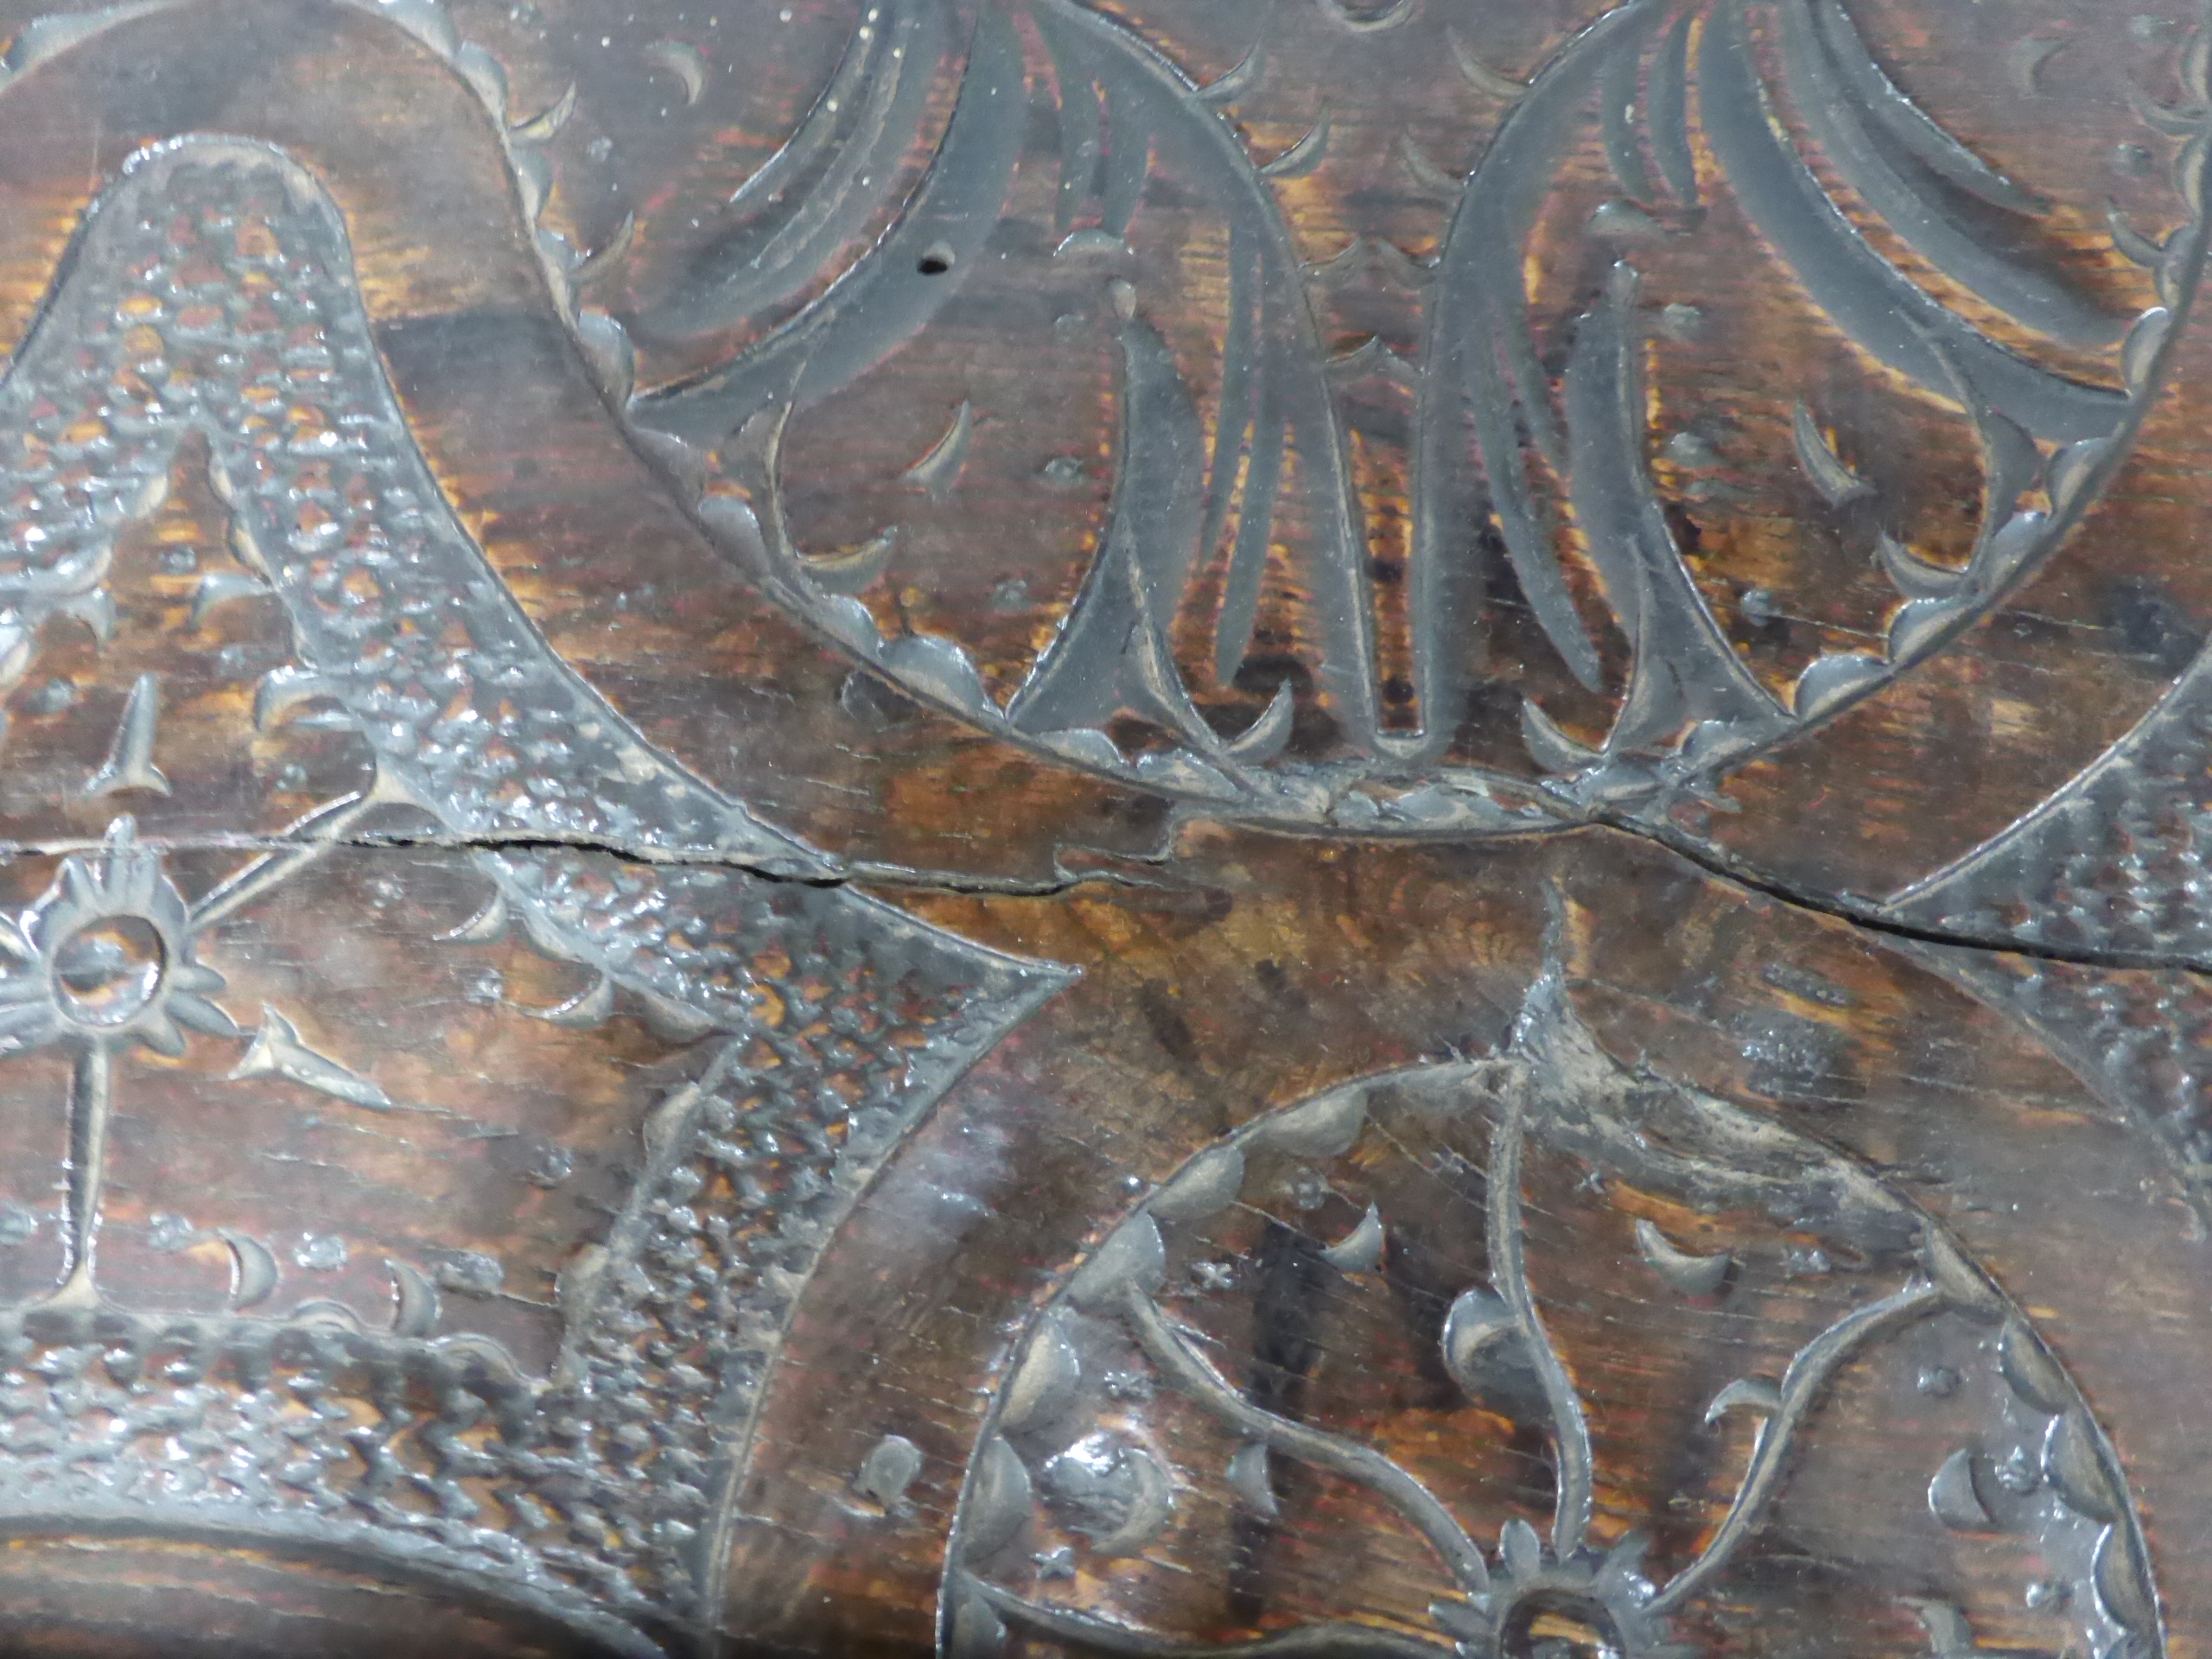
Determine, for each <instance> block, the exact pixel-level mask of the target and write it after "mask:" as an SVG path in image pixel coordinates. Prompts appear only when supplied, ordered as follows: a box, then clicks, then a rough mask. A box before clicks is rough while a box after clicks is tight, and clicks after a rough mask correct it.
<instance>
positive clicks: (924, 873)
mask: <svg viewBox="0 0 2212 1659" xmlns="http://www.w3.org/2000/svg"><path fill="white" fill-rule="evenodd" d="M1588 829H1610V830H1612V831H1615V832H1617V833H1619V834H1624V835H1628V836H1633V837H1635V838H1636V839H1637V840H1638V841H1641V842H1645V843H1646V844H1648V845H1650V846H1654V847H1657V848H1659V849H1662V850H1663V851H1665V852H1667V853H1669V854H1671V855H1674V856H1675V857H1677V858H1680V859H1681V860H1682V861H1684V862H1686V863H1688V864H1691V865H1693V866H1694V867H1695V868H1698V869H1700V870H1702V871H1704V872H1705V873H1706V874H1707V875H1710V876H1712V877H1713V878H1714V879H1715V880H1720V881H1725V882H1726V883H1727V884H1728V885H1729V886H1731V887H1736V888H1738V889H1740V890H1742V891H1744V892H1746V893H1758V895H1760V896H1761V897H1762V898H1765V899H1772V900H1774V901H1775V902H1777V903H1778V904H1783V905H1787V906H1789V907H1790V908H1791V909H1793V910H1796V911H1799V912H1803V913H1805V914H1808V915H1812V916H1822V917H1826V918H1828V919H1830V920H1832V921H1838V922H1842V923H1845V924H1847V925H1850V926H1853V927H1856V928H1861V929H1864V930H1865V931H1867V932H1870V933H1874V934H1878V935H1881V936H1883V937H1885V938H1893V939H1899V940H1904V941H1906V942H1908V943H1910V944H1922V945H1936V946H1940V947H1946V948H1949V949H1955V950H1977V951H1981V952H1985V953H1986V954H1988V955H1992V956H2012V957H2023V958H2024V959H2027V960H2029V961H2035V962H2049V963H2058V964H2062V965H2064V966H2069V967H2076V968H2092V969H2104V970H2107V971H2112V972H2167V973H2185V974H2192V975H2198V976H2208V977H2212V961H2207V960H2203V959H2200V958H2197V957H2189V956H2185V955H2164V954H2161V953H2158V952H2156V951H2128V950H2070V949H2068V948H2067V947H2065V946H2063V945H2049V944H2035V943H2032V942H2030V941H2025V940H2018V939H1999V938H1987V937H1982V936H1977V935H1974V934H1968V933H1955V932H1951V931H1946V930H1945V929H1942V928H1936V927H1920V926H1915V925H1912V924H1910V923H1907V922H1901V921H1897V920H1896V919H1894V918H1890V917H1887V916H1885V915H1883V914H1881V912H1879V911H1878V910H1876V909H1874V908H1873V907H1872V905H1871V904H1869V903H1867V902H1866V901H1863V900H1860V901H1857V902H1854V901H1853V899H1852V898H1851V896H1849V895H1847V894H1843V893H1817V892H1813V891H1810V890H1808V889H1806V888H1804V887H1798V886H1796V885H1794V884H1792V883H1790V882H1789V881H1787V880H1783V879H1782V878H1780V877H1778V876H1772V875H1767V874H1762V873H1760V872H1758V871H1757V870H1752V869H1747V868H1743V867H1741V866H1739V865H1738V864H1736V863H1734V862H1733V861H1730V860H1728V859H1726V858H1725V857H1723V856H1720V855H1717V854H1714V853H1713V852H1711V851H1709V850H1708V849H1705V848H1702V847H1700V846H1699V845H1697V844H1696V843H1695V842H1690V841H1688V840H1687V839H1678V838H1676V837H1674V836H1669V835H1667V834H1665V833H1664V832H1662V831H1660V830H1656V829H1654V828H1653V827H1652V826H1651V825H1649V824H1646V823H1638V822H1637V821H1635V820H1633V819H1630V818H1614V817H1603V818H1598V819H1593V820H1592V821H1590V822H1587V823H1579V824H1561V825H1560V826H1559V827H1558V828H1557V829H1550V830H1537V831H1535V832H1532V834H1531V835H1530V836H1516V840H1529V839H1534V840H1551V839H1554V838H1556V837H1558V836H1567V835H1573V834H1577V833H1580V832H1583V831H1586V830H1588ZM144 844H146V845H148V846H149V847H156V848H158V849H162V850H163V851H166V852H227V853H238V854H244V855H259V854H264V853H277V852H286V851H296V850H298V849H301V848H302V847H305V846H312V845H317V844H321V845H326V846H332V847H343V848H350V849H355V850H359V851H364V852H372V851H383V852H390V851H407V850H410V849H412V850H421V851H427V852H443V853H454V854H461V855H466V854H472V853H519V854H527V853H531V852H545V851H556V850H557V851H562V852H589V853H599V854H601V855H605V856H607V857H610V858H617V859H620V860H622V861H625V862H627V863H633V864H657V865H663V866H667V867H671V868H702V869H734V870H742V871H743V872H745V873H746V874H748V875H751V876H754V877H756V878H758V879H759V880H764V881H780V882H788V883H790V884H791V885H793V886H798V887H816V888H824V889H827V888H836V887H874V888H879V889H882V888H888V889H896V890H898V891H900V892H906V893H917V894H927V893H943V894H946V895H949V896H953V897H967V898H1003V899H1052V898H1058V897H1060V896H1061V895H1063V894H1066V893H1075V892H1078V891H1081V890H1082V889H1084V888H1086V887H1126V888H1130V889H1133V890H1139V891H1141V890H1144V889H1147V888H1154V887H1161V888H1164V887H1167V886H1169V885H1171V883H1169V882H1168V881H1166V880H1147V879H1145V877H1144V876H1143V874H1141V873H1140V869H1141V867H1146V866H1158V867H1161V868H1165V867H1166V866H1167V865H1169V864H1171V863H1172V862H1173V855H1172V854H1169V853H1166V852H1161V853H1159V854H1153V855H1122V863H1121V864H1120V865H1119V866H1117V867H1114V868H1098V869H1094V870H1086V871H1083V872H1079V873H1067V872H1063V873H1062V874H1058V875H1055V876H1048V877H1038V878H1033V879H1032V878H1024V877H1020V876H990V875H981V874H974V873H970V872H963V871H956V870H923V869H916V868H912V867H911V866H908V865H901V864H890V863H880V862H876V861H871V860H866V859H851V860H834V861H833V860H824V861H823V864H824V868H820V869H819V870H807V869H804V868H791V867H789V866H781V865H778V864H773V863H769V862H766V861H762V860H760V859H759V858H757V857H747V856H744V855H739V854H735V853H728V852H721V851H718V850H716V849H713V848H688V849H669V848H664V847H652V846H643V845H632V844H626V843H623V842H615V841H610V840H607V839H605V838H603V837H599V836H574V837H563V836H545V835H542V834H533V835H515V836H497V835H493V836H483V835H478V836H456V835H435V834H409V833H404V832H397V831H390V830H386V831H378V832H374V833H368V834H355V835H351V836H337V837H334V838H332V839H330V840H328V841H327V842H320V843H318V842H312V841H305V840H301V839H295V838H288V837H283V836H221V835H217V836H200V837H189V836H182V837H152V838H149V839H148V840H147V841H146V842H145V843H144ZM1387 844H1392V845H1401V846H1402V845H1408V844H1417V843H1407V842H1392V843H1387ZM100 845H101V843H100V842H99V841H98V840H95V839H92V838H85V839H76V838H60V839H55V840H52V841H25V842H0V860H7V859H16V858H31V857H60V856H64V855H68V854H71V853H84V852H90V851H96V850H97V849H99V846H100ZM1133 867H1140V868H1133Z"/></svg>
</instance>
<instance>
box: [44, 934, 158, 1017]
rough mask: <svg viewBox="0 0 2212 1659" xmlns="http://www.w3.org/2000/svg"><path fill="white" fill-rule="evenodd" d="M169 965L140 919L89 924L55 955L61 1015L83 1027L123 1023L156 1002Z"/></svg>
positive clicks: (56, 983)
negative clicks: (157, 993)
mask: <svg viewBox="0 0 2212 1659" xmlns="http://www.w3.org/2000/svg"><path fill="white" fill-rule="evenodd" d="M167 965H168V963H167V960H166V957H165V953H164V952H163V950H162V936H161V935H160V934H159V933H158V932H156V931H155V929H154V926H153V925H152V924H151V923H149V922H148V921H145V920H144V919H143V918H140V917H137V916H111V917H106V918H102V919H101V920H99V921H97V922H89V923H87V924H86V925H84V926H83V927H80V928H79V929H77V930H76V931H74V932H73V933H72V934H70V935H69V937H68V938H66V939H64V940H62V942H61V947H60V950H56V951H55V952H54V986H55V988H56V991H57V994H58V997H59V1001H60V1005H61V1011H62V1012H63V1013H64V1014H67V1015H68V1016H69V1018H71V1019H72V1020H76V1021H77V1022H78V1023H79V1025H86V1026H119V1025H122V1024H123V1023H124V1021H126V1020H130V1018H131V1017H132V1016H133V1015H134V1014H137V1013H138V1012H139V1010H140V1009H142V1008H143V1007H145V1006H146V1005H147V1004H148V1003H149V1002H151V1001H153V1000H154V993H155V992H156V990H158V989H159V988H161V982H162V969H164V968H165V967H166V966H167Z"/></svg>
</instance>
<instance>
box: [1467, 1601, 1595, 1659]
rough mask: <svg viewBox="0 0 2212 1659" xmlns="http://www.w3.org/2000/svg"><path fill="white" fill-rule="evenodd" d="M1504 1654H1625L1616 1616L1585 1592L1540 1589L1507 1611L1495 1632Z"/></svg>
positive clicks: (1583, 1658) (1535, 1657) (1551, 1657)
mask: <svg viewBox="0 0 2212 1659" xmlns="http://www.w3.org/2000/svg"><path fill="white" fill-rule="evenodd" d="M1497 1650H1498V1653H1499V1654H1500V1655H1501V1656H1502V1659H1621V1651H1622V1649H1621V1638H1620V1633H1619V1631H1618V1630H1616V1629H1615V1628H1614V1625H1613V1619H1612V1615H1611V1614H1610V1613H1608V1612H1607V1611H1605V1608H1604V1607H1603V1606H1602V1605H1599V1603H1598V1602H1596V1601H1594V1600H1592V1599H1591V1598H1589V1597H1587V1596H1578V1595H1574V1594H1573V1593H1571V1592H1561V1591H1546V1590H1539V1591H1535V1592H1532V1593H1531V1594H1529V1595H1526V1596H1523V1597H1522V1599H1520V1600H1519V1601H1517V1602H1516V1603H1515V1604H1514V1605H1513V1607H1512V1608H1511V1610H1510V1611H1509V1612H1508V1613H1507V1614H1506V1616H1505V1623H1504V1624H1503V1626H1501V1627H1500V1629H1499V1630H1498V1637H1497Z"/></svg>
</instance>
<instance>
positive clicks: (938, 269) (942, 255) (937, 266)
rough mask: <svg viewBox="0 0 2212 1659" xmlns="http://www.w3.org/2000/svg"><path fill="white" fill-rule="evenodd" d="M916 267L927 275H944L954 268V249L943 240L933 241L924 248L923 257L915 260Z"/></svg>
mask: <svg viewBox="0 0 2212 1659" xmlns="http://www.w3.org/2000/svg"><path fill="white" fill-rule="evenodd" d="M914 269H915V270H918V271H920V272H921V273H922V275H923V276H925V277H942V276H944V273H945V272H946V271H948V270H951V269H952V250H951V249H950V248H948V247H946V246H945V245H944V243H942V242H932V243H931V244H930V245H929V246H928V247H926V248H924V249H923V250H922V257H920V258H919V259H917V260H916V261H915V262H914Z"/></svg>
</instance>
